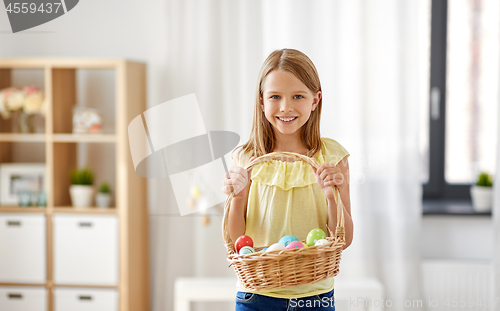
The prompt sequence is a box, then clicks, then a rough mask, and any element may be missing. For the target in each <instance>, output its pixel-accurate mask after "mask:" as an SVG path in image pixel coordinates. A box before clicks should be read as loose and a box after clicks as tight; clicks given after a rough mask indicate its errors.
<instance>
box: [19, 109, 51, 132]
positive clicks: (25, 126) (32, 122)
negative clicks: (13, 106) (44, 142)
mask: <svg viewBox="0 0 500 311" xmlns="http://www.w3.org/2000/svg"><path fill="white" fill-rule="evenodd" d="M11 120H12V121H11V126H12V128H11V132H12V133H22V134H27V133H44V132H45V117H44V116H43V115H41V114H38V113H36V114H28V113H26V112H24V110H21V109H20V110H16V111H13V112H12V116H11Z"/></svg>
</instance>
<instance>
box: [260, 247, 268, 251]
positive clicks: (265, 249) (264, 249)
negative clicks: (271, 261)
mask: <svg viewBox="0 0 500 311" xmlns="http://www.w3.org/2000/svg"><path fill="white" fill-rule="evenodd" d="M265 251H267V247H266V248H263V249H261V250H260V251H259V252H265Z"/></svg>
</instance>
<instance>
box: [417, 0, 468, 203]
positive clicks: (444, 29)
mask: <svg viewBox="0 0 500 311" xmlns="http://www.w3.org/2000/svg"><path fill="white" fill-rule="evenodd" d="M447 33H448V0H432V1H431V44H430V62H431V63H430V77H429V78H430V85H429V90H428V91H429V115H428V118H429V171H428V174H429V175H428V176H429V179H428V181H427V183H425V184H423V185H422V186H423V199H424V200H426V199H427V200H461V201H471V196H470V186H471V184H470V183H468V184H449V183H447V182H446V179H445V161H446V157H445V152H446V150H445V149H446V148H445V146H446V144H445V143H446V140H445V139H446V66H447V55H446V53H447ZM433 88H438V89H439V93H440V94H439V108H438V109H436V110H437V111H438V112H439V117H438V118H437V119H436V118H434V117H433V115H432V114H433V107H432V106H433V103H432V101H431V96H430V94H431V90H433ZM437 111H436V112H437Z"/></svg>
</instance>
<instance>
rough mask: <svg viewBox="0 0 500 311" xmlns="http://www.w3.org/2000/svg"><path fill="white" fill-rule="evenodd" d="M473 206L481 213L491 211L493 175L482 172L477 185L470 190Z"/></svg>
mask: <svg viewBox="0 0 500 311" xmlns="http://www.w3.org/2000/svg"><path fill="white" fill-rule="evenodd" d="M470 195H471V198H472V206H473V207H474V210H475V211H476V212H479V213H483V212H488V211H491V207H492V202H493V199H492V197H493V181H492V177H491V175H489V174H488V173H486V172H481V173H480V174H479V176H478V178H477V183H476V184H475V185H472V186H471V188H470Z"/></svg>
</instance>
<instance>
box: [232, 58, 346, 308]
mask: <svg viewBox="0 0 500 311" xmlns="http://www.w3.org/2000/svg"><path fill="white" fill-rule="evenodd" d="M321 104H322V98H321V84H320V81H319V77H318V73H317V71H316V68H315V67H314V64H313V63H312V62H311V60H310V59H309V58H308V57H307V56H306V55H305V54H303V53H302V52H300V51H297V50H293V49H282V50H277V51H274V52H272V53H271V54H270V55H269V56H268V57H267V59H266V60H265V62H264V64H263V65H262V68H261V70H260V73H259V79H258V85H257V91H256V101H255V108H254V116H253V126H252V132H251V134H250V139H249V140H248V142H247V143H246V144H244V145H242V146H239V147H238V148H236V149H235V150H234V151H235V152H234V153H233V166H232V167H231V168H230V169H229V173H228V174H226V178H225V179H224V182H223V186H222V191H223V192H224V193H225V194H226V195H229V194H230V193H231V191H234V192H235V193H236V194H235V196H234V198H233V199H232V201H231V208H230V211H229V215H228V231H229V236H230V238H231V240H232V241H233V242H234V241H236V239H237V238H238V237H239V236H241V235H248V236H250V237H251V238H252V239H253V241H254V245H255V246H256V247H259V246H267V245H271V244H273V243H276V242H277V241H278V240H279V239H280V238H281V237H282V236H285V235H294V236H296V237H297V238H298V239H299V240H303V239H305V238H306V236H307V234H308V233H309V231H310V230H311V229H313V228H321V229H323V231H324V232H328V229H327V228H326V226H327V225H328V227H329V228H330V230H331V231H332V232H335V227H336V223H337V206H336V203H335V200H334V197H333V191H332V189H331V188H330V186H336V187H338V188H339V190H340V197H341V200H342V203H343V204H344V215H345V237H346V246H345V247H344V249H345V248H347V247H348V246H349V245H350V244H351V241H352V232H353V225H352V220H351V208H350V200H349V172H348V169H349V165H348V161H347V157H348V156H349V153H348V152H347V150H346V149H344V147H342V146H341V145H340V144H339V143H338V142H337V141H335V140H333V139H330V138H321V136H320V117H321ZM275 151H280V152H283V151H288V152H295V153H300V154H303V155H307V156H309V157H313V158H314V159H315V160H316V161H317V162H318V163H319V164H320V165H321V166H320V167H319V168H318V169H317V170H313V168H312V167H311V166H310V165H309V164H306V163H305V162H303V161H300V160H299V161H292V159H290V158H282V159H276V160H271V161H270V162H264V163H261V164H259V165H257V166H255V167H254V168H253V170H252V171H251V172H249V173H247V172H246V170H244V169H243V167H244V166H245V165H246V164H247V163H249V161H252V160H253V159H255V158H256V157H259V156H262V155H264V154H267V153H270V152H275ZM333 283H334V282H333V278H329V279H325V280H322V281H319V282H317V283H314V284H308V285H300V286H294V287H287V288H280V289H273V290H261V291H251V290H248V289H245V288H244V287H243V286H242V285H241V284H240V283H239V281H238V284H237V288H238V293H237V295H236V310H270V309H272V310H273V311H279V310H293V309H294V308H297V309H302V308H301V307H304V308H307V307H310V308H307V309H308V310H315V309H318V310H335V307H334V305H333V285H334V284H333Z"/></svg>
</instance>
